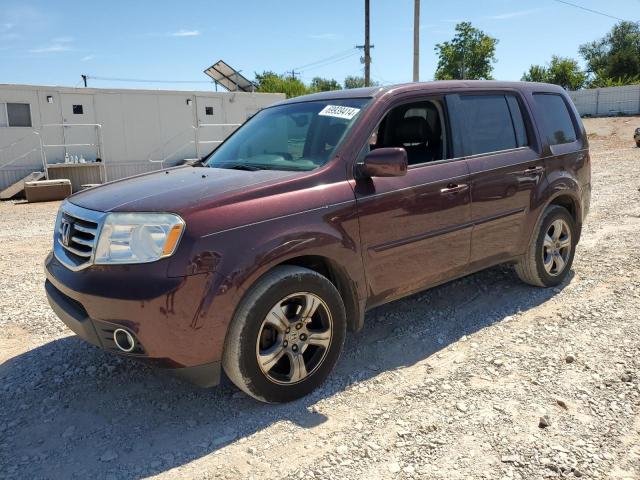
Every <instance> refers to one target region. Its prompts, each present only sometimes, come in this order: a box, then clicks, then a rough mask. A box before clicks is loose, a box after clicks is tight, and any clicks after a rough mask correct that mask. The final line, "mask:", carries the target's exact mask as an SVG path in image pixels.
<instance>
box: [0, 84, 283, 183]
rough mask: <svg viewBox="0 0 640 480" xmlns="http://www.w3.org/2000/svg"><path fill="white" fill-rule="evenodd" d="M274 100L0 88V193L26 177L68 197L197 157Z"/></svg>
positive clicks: (156, 92)
mask: <svg viewBox="0 0 640 480" xmlns="http://www.w3.org/2000/svg"><path fill="white" fill-rule="evenodd" d="M283 99H284V95H282V94H272V93H246V92H189V91H163V90H129V89H126V90H125V89H102V88H66V87H47V86H38V85H6V84H5V85H2V84H0V191H1V190H3V189H4V188H6V187H8V186H9V185H12V184H13V183H15V182H17V181H19V180H20V179H22V178H24V177H25V176H27V175H29V174H30V173H32V172H38V171H46V172H47V173H48V175H47V176H48V177H49V178H70V179H71V180H72V183H73V187H74V191H75V190H77V189H78V188H79V187H80V185H81V184H84V183H100V182H104V181H110V180H116V179H119V178H123V177H128V176H130V175H135V174H138V173H143V172H147V171H152V170H157V169H160V168H164V167H167V166H172V165H176V164H178V163H180V162H181V161H183V160H185V159H195V158H200V157H202V156H203V155H205V154H206V153H208V152H210V151H211V150H213V149H214V148H215V147H216V146H217V145H218V144H219V143H220V142H221V141H222V140H224V138H226V137H227V136H228V135H229V134H230V133H231V132H233V130H234V129H236V128H237V127H238V126H239V125H240V124H242V123H243V122H244V121H246V120H247V118H249V117H250V116H251V115H253V114H255V113H256V112H257V111H258V110H260V109H261V108H264V107H266V106H269V105H271V104H273V103H275V102H278V101H280V100H283Z"/></svg>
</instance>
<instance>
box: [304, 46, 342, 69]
mask: <svg viewBox="0 0 640 480" xmlns="http://www.w3.org/2000/svg"><path fill="white" fill-rule="evenodd" d="M351 52H353V49H352V48H350V49H348V50H344V51H342V52H339V53H334V54H333V55H330V56H328V57H325V58H322V59H320V60H316V61H315V62H310V63H307V64H305V65H300V66H299V67H296V68H295V69H294V70H302V69H305V68H308V67H311V66H314V65H316V64H317V63H324V62H326V61H328V60H332V59H334V58H336V57H341V56H343V55H346V54H347V53H351Z"/></svg>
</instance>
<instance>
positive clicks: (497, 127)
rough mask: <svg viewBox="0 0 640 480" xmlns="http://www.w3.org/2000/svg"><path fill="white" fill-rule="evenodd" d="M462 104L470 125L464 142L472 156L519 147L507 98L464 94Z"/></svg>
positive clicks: (461, 99)
mask: <svg viewBox="0 0 640 480" xmlns="http://www.w3.org/2000/svg"><path fill="white" fill-rule="evenodd" d="M460 102H461V106H462V114H463V115H464V116H465V122H466V125H467V129H466V131H465V135H464V143H465V145H466V150H467V154H468V155H478V154H481V153H488V152H498V151H500V150H509V149H511V148H516V147H517V146H518V141H517V139H516V133H515V130H514V125H513V121H512V120H511V111H510V110H509V105H508V103H507V99H506V98H505V96H504V95H464V96H461V97H460ZM520 120H522V116H521V115H520Z"/></svg>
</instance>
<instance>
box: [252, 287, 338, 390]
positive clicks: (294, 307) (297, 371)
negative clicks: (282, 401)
mask: <svg viewBox="0 0 640 480" xmlns="http://www.w3.org/2000/svg"><path fill="white" fill-rule="evenodd" d="M331 339H332V318H331V312H330V311H329V307H327V304H326V303H325V302H324V301H323V300H322V299H321V298H320V297H318V296H317V295H315V294H313V293H309V292H298V293H294V294H292V295H288V296H287V297H285V298H283V299H282V300H280V301H279V302H278V303H276V304H275V305H274V306H273V307H272V308H271V310H270V311H269V313H268V314H267V316H266V317H265V319H264V320H263V322H262V325H261V327H260V332H259V334H258V340H257V342H256V358H257V361H258V365H259V366H260V370H261V371H262V373H263V374H264V375H265V376H266V377H267V378H268V379H269V380H270V381H272V382H274V383H278V384H284V385H292V384H295V383H299V382H301V381H302V380H304V379H305V378H307V377H308V376H309V375H311V374H313V373H314V372H315V371H316V370H317V369H318V367H319V366H320V365H321V364H322V362H323V361H324V358H325V357H326V354H327V352H328V351H329V346H330V345H331Z"/></svg>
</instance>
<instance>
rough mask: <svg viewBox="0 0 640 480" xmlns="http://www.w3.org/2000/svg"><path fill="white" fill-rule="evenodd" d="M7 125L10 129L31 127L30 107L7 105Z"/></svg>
mask: <svg viewBox="0 0 640 480" xmlns="http://www.w3.org/2000/svg"><path fill="white" fill-rule="evenodd" d="M7 124H8V126H10V127H31V105H29V104H28V103H7Z"/></svg>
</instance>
